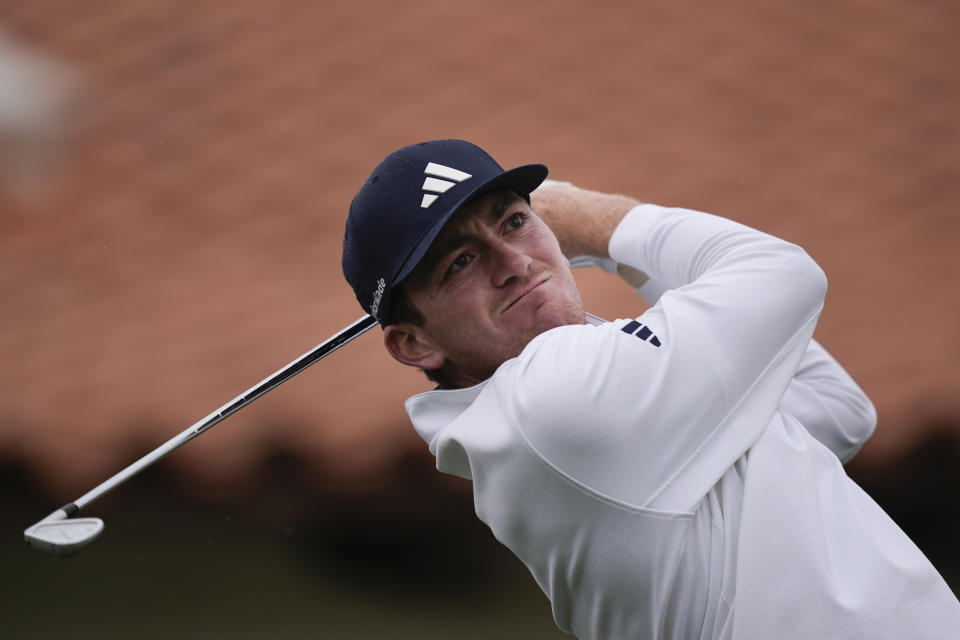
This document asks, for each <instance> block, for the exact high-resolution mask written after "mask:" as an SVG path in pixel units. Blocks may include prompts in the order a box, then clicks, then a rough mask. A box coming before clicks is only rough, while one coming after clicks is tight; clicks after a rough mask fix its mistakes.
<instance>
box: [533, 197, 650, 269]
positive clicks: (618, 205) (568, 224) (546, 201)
mask: <svg viewBox="0 0 960 640" xmlns="http://www.w3.org/2000/svg"><path fill="white" fill-rule="evenodd" d="M530 204H531V206H532V207H533V210H534V211H535V212H536V213H537V215H538V216H540V218H541V219H542V220H543V221H544V222H545V223H546V224H547V226H548V227H550V229H551V230H552V231H553V233H554V234H555V235H556V236H557V240H558V241H559V243H560V250H561V251H563V255H565V256H567V257H568V258H572V257H574V256H579V255H592V256H599V257H604V258H606V257H609V252H608V247H609V245H610V236H612V235H613V232H614V230H615V229H616V228H617V225H618V224H620V221H621V220H622V219H623V217H624V216H625V215H627V212H628V211H630V209H632V208H633V207H635V206H637V205H638V204H640V203H639V202H638V201H637V200H634V199H633V198H628V197H626V196H620V195H612V194H606V193H600V192H599V191H588V190H587V189H581V188H579V187H575V186H574V185H572V184H570V183H569V182H557V181H554V180H546V181H545V182H544V183H543V184H542V185H541V186H540V187H539V188H538V189H537V190H536V191H534V192H533V193H531V194H530Z"/></svg>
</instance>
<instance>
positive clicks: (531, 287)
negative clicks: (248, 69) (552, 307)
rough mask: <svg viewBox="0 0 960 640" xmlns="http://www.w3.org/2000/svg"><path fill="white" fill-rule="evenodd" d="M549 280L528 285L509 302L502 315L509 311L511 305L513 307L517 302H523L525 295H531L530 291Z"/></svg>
mask: <svg viewBox="0 0 960 640" xmlns="http://www.w3.org/2000/svg"><path fill="white" fill-rule="evenodd" d="M549 279H550V278H541V279H538V280H535V281H534V282H533V283H531V284H530V285H528V286H526V287H525V288H524V289H523V290H522V291H521V292H520V295H518V296H517V297H516V298H514V299H513V300H512V301H511V302H510V304H508V305H507V306H506V307H504V309H503V313H506V312H507V311H509V310H510V308H511V307H513V305H515V304H517V303H518V302H520V301H521V300H523V299H524V298H525V297H527V295H528V294H529V293H531V292H532V291H534V290H535V289H537V288H538V287H539V286H540V285H542V284H544V283H545V282H546V281H547V280H549Z"/></svg>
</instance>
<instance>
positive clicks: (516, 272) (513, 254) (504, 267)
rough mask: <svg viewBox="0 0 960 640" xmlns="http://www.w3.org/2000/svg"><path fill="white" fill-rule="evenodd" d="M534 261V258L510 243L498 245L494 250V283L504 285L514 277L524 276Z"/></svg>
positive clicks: (499, 285)
mask: <svg viewBox="0 0 960 640" xmlns="http://www.w3.org/2000/svg"><path fill="white" fill-rule="evenodd" d="M532 263H533V259H532V258H531V257H530V256H529V255H527V253H526V252H524V251H522V250H520V249H517V248H516V247H512V246H510V245H508V244H503V245H500V246H498V247H497V248H496V250H495V251H494V272H493V280H494V284H495V285H496V286H498V287H502V286H504V285H506V284H510V282H512V281H513V279H514V278H522V277H523V276H525V275H526V274H527V272H528V271H529V270H530V265H531V264H532Z"/></svg>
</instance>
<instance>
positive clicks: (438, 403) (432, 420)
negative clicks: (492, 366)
mask: <svg viewBox="0 0 960 640" xmlns="http://www.w3.org/2000/svg"><path fill="white" fill-rule="evenodd" d="M488 382H490V380H489V379H487V380H484V381H483V382H481V383H479V384H476V385H474V386H472V387H466V388H465V389H434V390H433V391H427V392H425V393H419V394H417V395H415V396H412V397H410V398H407V401H406V402H405V403H404V406H405V407H406V409H407V413H408V414H409V415H410V421H411V422H413V428H414V429H416V431H417V433H419V434H420V437H421V438H423V439H424V440H426V442H427V444H430V443H431V442H433V439H434V438H436V437H437V435H438V434H439V433H440V431H441V430H442V429H443V428H444V427H446V426H447V425H448V424H450V423H451V422H453V421H454V420H456V419H457V418H458V417H459V416H460V414H461V413H463V412H464V411H466V409H467V408H468V407H469V406H470V405H471V404H473V401H474V400H476V399H477V396H479V395H480V392H481V391H483V389H484V387H486V385H487V383H488Z"/></svg>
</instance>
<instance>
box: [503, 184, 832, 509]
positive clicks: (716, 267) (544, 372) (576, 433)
mask: <svg viewBox="0 0 960 640" xmlns="http://www.w3.org/2000/svg"><path fill="white" fill-rule="evenodd" d="M557 189H559V187H558V188H557ZM566 189H568V191H567V192H566V194H555V195H557V196H560V195H565V197H566V199H567V202H564V201H563V200H560V199H557V200H553V201H550V200H547V199H541V200H535V201H534V202H535V203H537V204H535V206H540V207H541V211H542V213H543V215H542V217H543V218H544V219H545V220H547V221H548V224H553V225H555V226H554V229H555V231H559V233H558V236H559V238H560V240H561V243H562V246H563V247H564V250H566V251H567V252H569V253H570V254H577V253H590V254H594V255H601V256H603V255H606V256H609V257H610V258H612V259H613V260H615V261H616V262H619V263H622V264H627V265H629V266H631V267H633V268H634V269H638V270H640V271H643V272H644V273H649V274H650V278H651V281H652V282H659V283H661V286H662V287H663V288H664V289H666V290H668V291H667V292H666V293H664V294H663V296H662V297H661V298H660V300H658V301H657V304H656V305H654V306H653V307H651V308H650V309H649V310H647V311H646V312H645V313H644V314H642V315H641V316H640V317H638V318H636V319H634V320H622V321H618V322H614V323H610V324H609V325H604V326H602V327H597V328H595V329H590V330H586V331H583V330H573V329H572V330H569V331H567V330H562V329H561V330H557V331H556V332H548V333H547V334H545V336H546V337H544V339H543V340H542V341H541V342H540V343H538V344H540V345H541V346H544V347H545V345H546V344H547V343H548V342H549V343H550V344H551V345H552V346H551V347H550V348H544V349H530V350H529V351H525V354H524V355H525V356H528V358H529V361H527V360H525V359H523V358H521V361H520V362H519V364H518V365H517V367H516V368H517V370H518V371H522V372H523V380H522V381H521V380H517V381H515V382H516V384H517V385H520V386H522V387H523V389H524V392H523V393H522V394H521V395H520V396H519V399H518V402H517V405H516V407H517V418H516V422H517V424H519V425H523V427H522V429H523V432H524V435H525V437H527V438H528V440H529V442H530V443H531V445H532V446H533V447H534V448H535V449H537V450H538V451H540V452H541V453H542V454H543V455H544V456H545V458H546V459H547V460H549V461H550V462H551V464H555V465H556V466H557V467H558V468H560V469H563V470H565V472H567V473H569V474H570V475H571V476H572V477H574V478H577V479H578V480H580V481H583V482H585V483H586V484H587V485H588V486H591V487H595V488H597V489H598V490H600V491H607V492H608V495H612V496H614V497H616V498H617V499H622V500H624V501H626V502H628V503H630V504H633V505H638V506H643V507H647V508H653V509H665V510H669V511H684V510H688V509H689V508H691V505H692V504H694V503H695V502H696V500H698V499H699V498H700V497H702V495H703V494H704V493H705V492H706V491H707V490H709V488H710V487H711V486H713V484H714V483H715V482H716V481H717V479H718V478H719V477H721V476H722V474H723V473H725V472H726V471H727V470H728V469H729V468H730V465H731V464H733V463H734V462H735V461H736V460H737V459H738V458H739V457H740V456H742V455H743V453H744V452H746V451H748V450H749V449H750V447H751V446H753V445H754V444H755V443H756V442H757V441H758V440H759V438H760V437H762V435H763V433H764V432H765V431H766V429H767V427H768V425H770V424H775V422H773V421H774V416H775V415H776V412H777V410H778V409H779V408H780V403H781V401H782V399H783V396H784V393H785V392H786V389H787V387H788V386H789V385H790V383H791V381H792V378H793V375H794V373H795V372H796V371H797V369H798V367H799V365H800V362H801V360H802V356H803V355H804V353H805V350H806V347H807V345H808V344H809V342H810V339H811V337H812V334H813V329H814V327H815V326H816V321H817V318H818V317H819V313H820V309H821V308H822V304H823V298H824V294H825V293H826V278H825V276H824V275H823V272H822V270H820V268H819V267H818V266H817V265H816V263H815V262H813V260H812V259H811V258H810V257H809V256H808V255H807V254H806V252H804V251H803V250H802V249H801V248H800V247H797V246H796V245H793V244H790V243H788V242H784V241H782V240H779V239H777V238H774V237H772V236H770V235H768V234H765V233H762V232H759V231H757V230H754V229H750V228H748V227H745V226H744V225H741V224H738V223H736V222H734V221H732V220H726V219H723V218H720V217H718V216H711V215H709V214H706V213H702V212H696V211H691V210H688V209H677V208H664V207H657V206H654V205H638V206H634V207H633V208H632V209H630V210H629V211H628V212H627V214H626V215H623V210H624V209H625V208H626V207H628V206H630V205H631V204H633V203H634V202H636V201H631V200H630V199H626V198H624V199H621V197H620V196H609V197H605V196H603V195H602V194H600V195H591V194H589V192H588V193H587V194H582V195H579V196H578V193H577V190H575V188H574V187H566ZM548 191H552V189H551V190H548ZM580 191H581V192H582V191H583V190H580ZM587 200H592V201H593V202H595V203H597V204H598V205H599V206H600V207H607V210H606V211H605V212H604V211H602V210H601V212H600V215H599V216H595V215H594V211H593V210H590V209H588V208H587V207H586V206H585V205H583V202H585V201H587ZM618 201H619V203H620V204H619V205H618ZM540 203H543V204H540ZM578 203H579V206H578ZM618 209H619V210H618ZM574 216H576V217H574ZM578 218H579V219H578ZM583 218H586V221H583V220H582V219H583ZM598 220H599V221H598ZM616 220H619V222H617V223H616V226H615V229H614V231H613V233H612V234H609V229H610V227H611V226H613V221H616ZM580 224H583V225H586V226H587V227H588V228H589V229H588V230H586V233H588V234H590V236H589V238H591V239H590V240H589V241H587V242H577V241H576V240H575V239H571V238H570V235H567V234H575V233H578V231H572V230H577V229H579V228H581V227H579V226H578V225H580ZM606 235H609V240H608V244H607V248H606V249H604V248H603V247H602V246H601V242H602V241H603V239H604V238H605V236H606ZM654 339H655V340H654ZM533 344H534V343H531V345H533ZM558 389H562V391H559V392H558ZM587 396H589V397H587ZM585 452H586V453H585ZM587 453H589V455H587ZM601 458H602V459H603V460H604V464H603V465H597V464H594V463H593V461H595V460H598V459H601ZM627 476H628V477H629V478H630V481H629V482H627V483H626V484H624V482H623V481H622V480H623V477H627ZM625 486H629V490H625V489H624V487H625ZM625 491H626V492H625ZM610 492H612V493H610Z"/></svg>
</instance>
